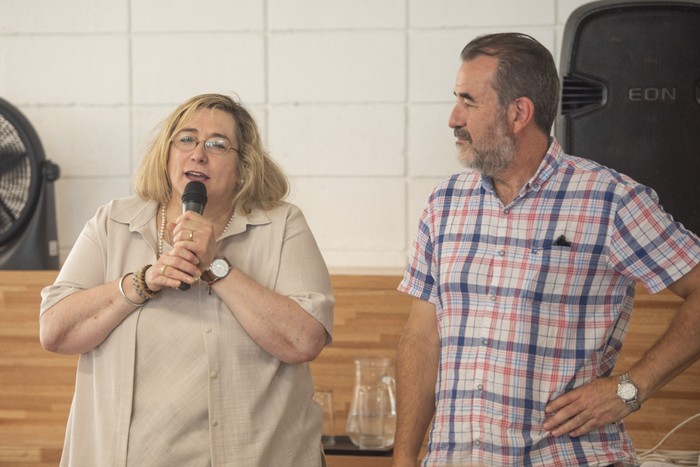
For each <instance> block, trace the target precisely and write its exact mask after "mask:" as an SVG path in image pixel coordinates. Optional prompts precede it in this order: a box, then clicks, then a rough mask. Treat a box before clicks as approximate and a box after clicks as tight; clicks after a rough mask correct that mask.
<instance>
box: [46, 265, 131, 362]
mask: <svg viewBox="0 0 700 467" xmlns="http://www.w3.org/2000/svg"><path fill="white" fill-rule="evenodd" d="M122 286H123V289H124V293H125V294H126V296H127V297H128V298H129V300H131V301H132V302H133V303H140V302H143V299H142V298H141V297H139V295H138V294H137V293H136V291H135V289H134V286H133V283H132V280H131V275H129V276H127V277H125V278H124V280H123V282H122ZM136 308H137V307H136V306H134V305H131V304H129V303H128V302H127V301H126V300H125V299H124V297H122V296H121V292H120V291H119V279H117V280H116V281H112V282H108V283H106V284H102V285H99V286H96V287H93V288H91V289H88V290H81V291H79V292H75V293H72V294H70V295H68V296H67V297H65V298H63V299H62V300H60V301H59V302H58V303H56V304H55V305H53V306H52V307H51V308H49V309H48V310H46V312H44V313H43V314H42V315H41V319H40V321H39V339H40V341H41V345H42V346H43V347H44V348H45V349H46V350H48V351H51V352H56V353H61V354H79V353H85V352H89V351H90V350H93V349H94V348H95V347H97V346H98V345H100V344H101V343H102V342H103V341H104V340H105V339H106V338H107V336H109V334H110V333H111V332H112V331H113V330H114V329H115V328H116V327H117V326H119V324H120V323H121V322H122V321H123V320H124V319H125V318H126V317H127V316H129V315H130V314H131V313H132V312H133V311H134V310H136Z"/></svg>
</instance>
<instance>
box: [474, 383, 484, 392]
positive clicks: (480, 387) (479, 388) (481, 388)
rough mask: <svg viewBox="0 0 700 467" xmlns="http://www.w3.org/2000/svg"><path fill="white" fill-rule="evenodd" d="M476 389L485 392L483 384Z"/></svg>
mask: <svg viewBox="0 0 700 467" xmlns="http://www.w3.org/2000/svg"><path fill="white" fill-rule="evenodd" d="M476 388H477V389H478V390H479V391H483V390H484V385H483V384H479V385H478V386H477V387H476Z"/></svg>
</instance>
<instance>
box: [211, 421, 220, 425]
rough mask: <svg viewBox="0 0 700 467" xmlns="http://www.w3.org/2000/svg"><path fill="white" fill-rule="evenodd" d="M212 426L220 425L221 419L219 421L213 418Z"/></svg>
mask: <svg viewBox="0 0 700 467" xmlns="http://www.w3.org/2000/svg"><path fill="white" fill-rule="evenodd" d="M211 426H219V421H218V420H212V421H211Z"/></svg>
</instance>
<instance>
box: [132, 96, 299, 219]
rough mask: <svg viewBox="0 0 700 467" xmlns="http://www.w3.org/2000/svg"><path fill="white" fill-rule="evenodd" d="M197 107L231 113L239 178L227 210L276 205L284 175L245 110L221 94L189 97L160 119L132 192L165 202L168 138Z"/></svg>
mask: <svg viewBox="0 0 700 467" xmlns="http://www.w3.org/2000/svg"><path fill="white" fill-rule="evenodd" d="M201 109H219V110H222V111H224V112H227V113H229V114H231V116H233V119H234V121H235V122H236V140H237V141H236V143H237V147H238V174H239V177H240V180H239V183H238V186H237V188H236V194H235V195H234V197H233V199H231V210H232V211H233V210H234V209H240V210H242V211H243V212H245V213H250V211H251V210H252V209H253V208H255V207H259V208H262V209H270V208H272V207H274V206H275V205H277V204H278V203H279V202H280V201H281V200H282V199H284V198H285V197H286V196H287V194H288V192H289V182H288V181H287V177H286V175H285V174H284V172H283V171H282V169H281V168H280V167H279V165H278V164H277V163H276V162H275V161H273V160H272V159H271V158H270V155H269V154H268V152H267V151H266V150H265V148H264V147H263V144H262V140H261V139H260V133H259V132H258V127H257V125H256V124H255V120H254V119H253V117H252V116H251V115H250V113H249V112H248V110H246V109H245V108H244V107H243V106H242V105H241V104H239V103H237V102H235V101H234V100H233V99H231V98H230V97H228V96H224V95H221V94H201V95H199V96H195V97H192V98H191V99H189V100H188V101H186V102H185V103H183V104H181V105H180V106H179V107H178V108H177V109H176V110H175V111H174V112H173V113H172V114H171V115H170V116H169V117H168V118H167V119H166V120H165V121H164V122H163V124H162V127H161V129H160V131H159V132H158V135H156V137H155V138H154V139H153V141H151V143H150V145H149V147H148V150H147V151H146V154H145V155H144V157H143V159H142V160H141V163H140V164H139V167H138V169H137V171H136V176H135V179H134V188H135V190H136V193H137V194H138V195H139V196H140V197H141V198H143V199H146V200H148V199H153V200H156V201H158V202H159V203H161V204H165V203H167V202H168V200H169V199H170V197H171V196H172V183H171V181H170V178H169V176H168V156H169V152H170V140H171V138H172V137H173V135H175V134H176V133H177V132H178V131H180V129H182V128H183V127H184V126H185V125H186V124H187V123H188V122H189V121H190V120H191V119H192V118H193V116H194V114H195V113H196V112H197V111H198V110H201Z"/></svg>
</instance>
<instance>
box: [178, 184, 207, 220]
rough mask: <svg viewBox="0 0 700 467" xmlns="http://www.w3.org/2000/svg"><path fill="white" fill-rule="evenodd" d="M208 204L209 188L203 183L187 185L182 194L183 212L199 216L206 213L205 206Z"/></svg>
mask: <svg viewBox="0 0 700 467" xmlns="http://www.w3.org/2000/svg"><path fill="white" fill-rule="evenodd" d="M206 204H207V187H206V186H204V183H202V182H197V181H194V182H190V183H188V184H187V185H185V190H184V191H183V192H182V212H183V213H184V212H185V211H194V212H196V213H197V214H200V215H201V214H202V213H203V212H204V206H205V205H206Z"/></svg>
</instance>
